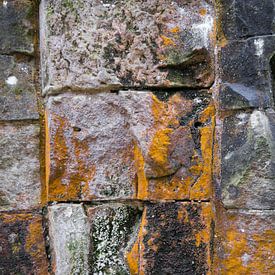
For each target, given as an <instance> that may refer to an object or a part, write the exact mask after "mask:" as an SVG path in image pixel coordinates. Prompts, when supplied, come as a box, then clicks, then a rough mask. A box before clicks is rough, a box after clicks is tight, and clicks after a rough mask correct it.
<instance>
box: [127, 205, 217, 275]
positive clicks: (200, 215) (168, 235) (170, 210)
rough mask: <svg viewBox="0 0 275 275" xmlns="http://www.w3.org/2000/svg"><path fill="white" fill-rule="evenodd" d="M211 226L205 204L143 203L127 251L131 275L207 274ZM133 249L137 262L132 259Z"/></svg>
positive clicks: (207, 206)
mask: <svg viewBox="0 0 275 275" xmlns="http://www.w3.org/2000/svg"><path fill="white" fill-rule="evenodd" d="M211 227H213V222H212V211H211V206H210V204H208V203H203V204H198V203H194V204H190V203H160V204H153V205H148V206H146V207H145V209H144V213H143V216H142V221H141V225H140V230H139V233H138V238H137V240H136V243H135V244H134V245H133V246H132V251H130V252H129V254H128V263H129V266H130V268H131V271H132V273H131V274H207V273H208V272H210V263H211V257H210V256H211V255H210V254H211V253H210V250H211V249H210V246H211V245H210V243H211V242H212V240H211V236H212V235H213V234H212V233H211V230H212V229H211ZM137 247H139V248H138V249H137ZM136 250H137V251H139V253H138V255H139V263H138V265H136V262H135V261H134V259H135V258H137V254H136V252H135V251H136Z"/></svg>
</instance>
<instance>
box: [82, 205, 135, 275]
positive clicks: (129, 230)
mask: <svg viewBox="0 0 275 275" xmlns="http://www.w3.org/2000/svg"><path fill="white" fill-rule="evenodd" d="M87 214H88V218H89V221H90V224H91V235H90V237H91V247H92V253H91V258H90V263H91V273H90V274H132V273H131V269H129V267H128V264H127V260H126V256H127V249H128V247H129V245H131V242H132V241H133V239H134V238H135V236H136V234H135V233H136V231H137V229H138V225H139V217H140V215H139V210H138V208H136V207H132V206H128V205H126V204H120V203H113V204H107V205H100V206H95V207H88V208H87ZM137 256H138V255H137ZM138 259H139V258H138V257H136V258H135V259H133V261H134V262H135V265H137V264H138Z"/></svg>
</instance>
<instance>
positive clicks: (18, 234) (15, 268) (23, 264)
mask: <svg viewBox="0 0 275 275" xmlns="http://www.w3.org/2000/svg"><path fill="white" fill-rule="evenodd" d="M0 258H1V260H0V273H1V274H37V275H45V274H48V263H47V255H46V252H45V244H44V238H43V228H42V217H41V215H39V214H23V213H21V214H17V213H5V214H4V213H1V214H0Z"/></svg>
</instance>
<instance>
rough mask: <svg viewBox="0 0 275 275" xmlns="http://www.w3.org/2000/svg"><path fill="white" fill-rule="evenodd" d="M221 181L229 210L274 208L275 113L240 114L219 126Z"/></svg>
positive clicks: (272, 111) (223, 200) (225, 203)
mask: <svg viewBox="0 0 275 275" xmlns="http://www.w3.org/2000/svg"><path fill="white" fill-rule="evenodd" d="M217 130H218V135H220V137H221V171H220V173H221V182H220V186H217V189H218V193H219V195H220V198H221V200H222V203H223V204H224V206H225V207H226V208H248V209H274V207H275V204H274V203H275V185H274V181H275V158H274V156H275V147H274V144H275V113H274V110H272V109H269V110H266V111H258V110H254V111H253V112H249V111H247V112H243V111H240V112H237V113H235V114H232V115H229V116H226V117H224V118H223V119H222V120H221V121H219V123H218V127H217Z"/></svg>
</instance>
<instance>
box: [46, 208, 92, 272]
mask: <svg viewBox="0 0 275 275" xmlns="http://www.w3.org/2000/svg"><path fill="white" fill-rule="evenodd" d="M48 219H49V234H50V250H51V256H52V269H53V270H54V274H56V275H71V274H81V275H88V274H90V273H89V261H88V256H89V249H90V241H89V224H88V221H87V217H86V215H85V211H84V209H83V206H82V205H80V204H58V205H53V206H50V207H48Z"/></svg>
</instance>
